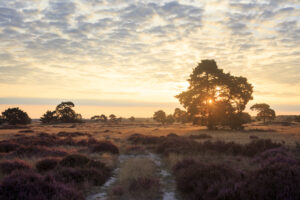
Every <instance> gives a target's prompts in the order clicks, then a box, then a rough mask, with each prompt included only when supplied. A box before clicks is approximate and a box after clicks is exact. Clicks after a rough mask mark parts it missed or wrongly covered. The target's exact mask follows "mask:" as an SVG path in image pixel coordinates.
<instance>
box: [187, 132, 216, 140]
mask: <svg viewBox="0 0 300 200" xmlns="http://www.w3.org/2000/svg"><path fill="white" fill-rule="evenodd" d="M190 138H191V139H211V138H212V136H210V135H207V134H205V133H202V134H199V135H190Z"/></svg>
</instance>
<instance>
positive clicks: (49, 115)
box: [40, 110, 58, 124]
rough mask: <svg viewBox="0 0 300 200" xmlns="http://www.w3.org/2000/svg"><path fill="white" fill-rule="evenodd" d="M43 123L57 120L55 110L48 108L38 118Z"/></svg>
mask: <svg viewBox="0 0 300 200" xmlns="http://www.w3.org/2000/svg"><path fill="white" fill-rule="evenodd" d="M40 121H41V122H42V123H43V124H52V123H57V122H58V116H57V114H56V111H50V110H48V111H47V112H46V113H45V114H44V115H43V116H42V117H41V119H40Z"/></svg>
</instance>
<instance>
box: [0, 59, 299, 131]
mask: <svg viewBox="0 0 300 200" xmlns="http://www.w3.org/2000/svg"><path fill="white" fill-rule="evenodd" d="M187 81H188V83H189V87H188V89H187V90H186V91H183V92H181V93H180V94H178V95H177V96H176V98H178V100H179V102H180V103H181V104H182V105H183V107H184V108H185V109H186V110H181V109H180V108H176V109H175V110H174V113H173V114H169V115H167V114H166V113H165V112H164V111H163V110H159V111H156V112H155V113H154V115H153V119H154V120H155V121H157V122H160V123H162V124H173V123H174V122H178V123H187V122H192V123H193V124H195V125H203V126H207V127H208V128H209V129H217V128H218V127H219V126H221V127H229V128H231V129H243V124H245V123H249V122H251V116H250V115H249V114H248V113H246V112H244V110H245V108H246V105H247V104H248V102H249V101H250V100H252V99H253V96H252V93H253V86H252V85H251V84H250V83H248V81H247V78H245V77H242V76H233V75H231V74H230V73H225V72H223V70H222V69H219V68H218V66H217V64H216V62H215V61H214V60H202V61H201V63H198V65H197V67H196V68H194V69H193V72H192V74H191V75H190V78H189V79H188V80H187ZM74 107H75V104H74V103H73V102H71V101H66V102H61V103H60V104H59V105H57V106H56V109H55V110H54V111H50V110H48V111H47V112H46V113H45V114H44V115H43V116H42V117H41V118H40V121H41V122H42V123H44V124H53V123H77V122H82V121H83V120H82V116H81V114H78V113H76V112H75V111H74V110H73V108H74ZM251 110H255V111H257V112H258V113H257V117H256V119H257V120H262V121H263V122H264V123H265V122H266V121H268V120H273V119H275V117H276V115H275V111H274V110H273V109H271V108H270V106H269V105H268V104H265V103H259V104H255V105H253V106H252V107H251ZM299 118H300V117H296V118H295V120H298V121H300V120H299ZM91 120H93V121H97V122H102V123H119V122H121V121H122V118H121V117H118V118H117V117H116V115H114V114H111V115H110V116H109V117H107V116H105V115H104V114H101V115H95V116H93V117H91ZM128 120H129V121H131V122H134V121H135V118H134V117H133V116H132V117H130V118H129V119H128ZM1 123H8V124H11V125H14V124H29V123H31V119H30V118H29V116H28V114H27V113H26V112H24V111H22V110H20V109H19V108H9V109H7V110H5V111H4V112H3V113H2V116H0V124H1Z"/></svg>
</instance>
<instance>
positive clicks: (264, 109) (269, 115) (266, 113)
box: [250, 103, 276, 123]
mask: <svg viewBox="0 0 300 200" xmlns="http://www.w3.org/2000/svg"><path fill="white" fill-rule="evenodd" d="M250 109H251V110H256V111H257V112H258V113H257V116H256V119H257V120H263V122H264V123H266V121H267V120H274V119H275V117H276V114H275V111H274V110H273V109H271V108H270V106H269V105H268V104H266V103H257V104H254V105H253V106H251V108H250Z"/></svg>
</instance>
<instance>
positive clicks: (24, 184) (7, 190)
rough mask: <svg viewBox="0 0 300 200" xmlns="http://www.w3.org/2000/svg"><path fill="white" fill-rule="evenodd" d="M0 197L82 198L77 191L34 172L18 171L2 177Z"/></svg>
mask: <svg viewBox="0 0 300 200" xmlns="http://www.w3.org/2000/svg"><path fill="white" fill-rule="evenodd" d="M0 199H5V200H15V199H22V200H65V199H68V200H83V199H84V198H83V196H82V194H80V193H79V192H78V191H76V190H74V189H72V188H70V187H68V186H66V185H64V184H61V183H58V182H56V181H55V180H54V179H52V178H50V177H46V178H45V177H43V176H41V175H39V174H36V173H34V172H24V171H18V172H15V173H13V174H11V175H10V176H8V177H6V178H4V180H3V182H2V183H1V185H0Z"/></svg>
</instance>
